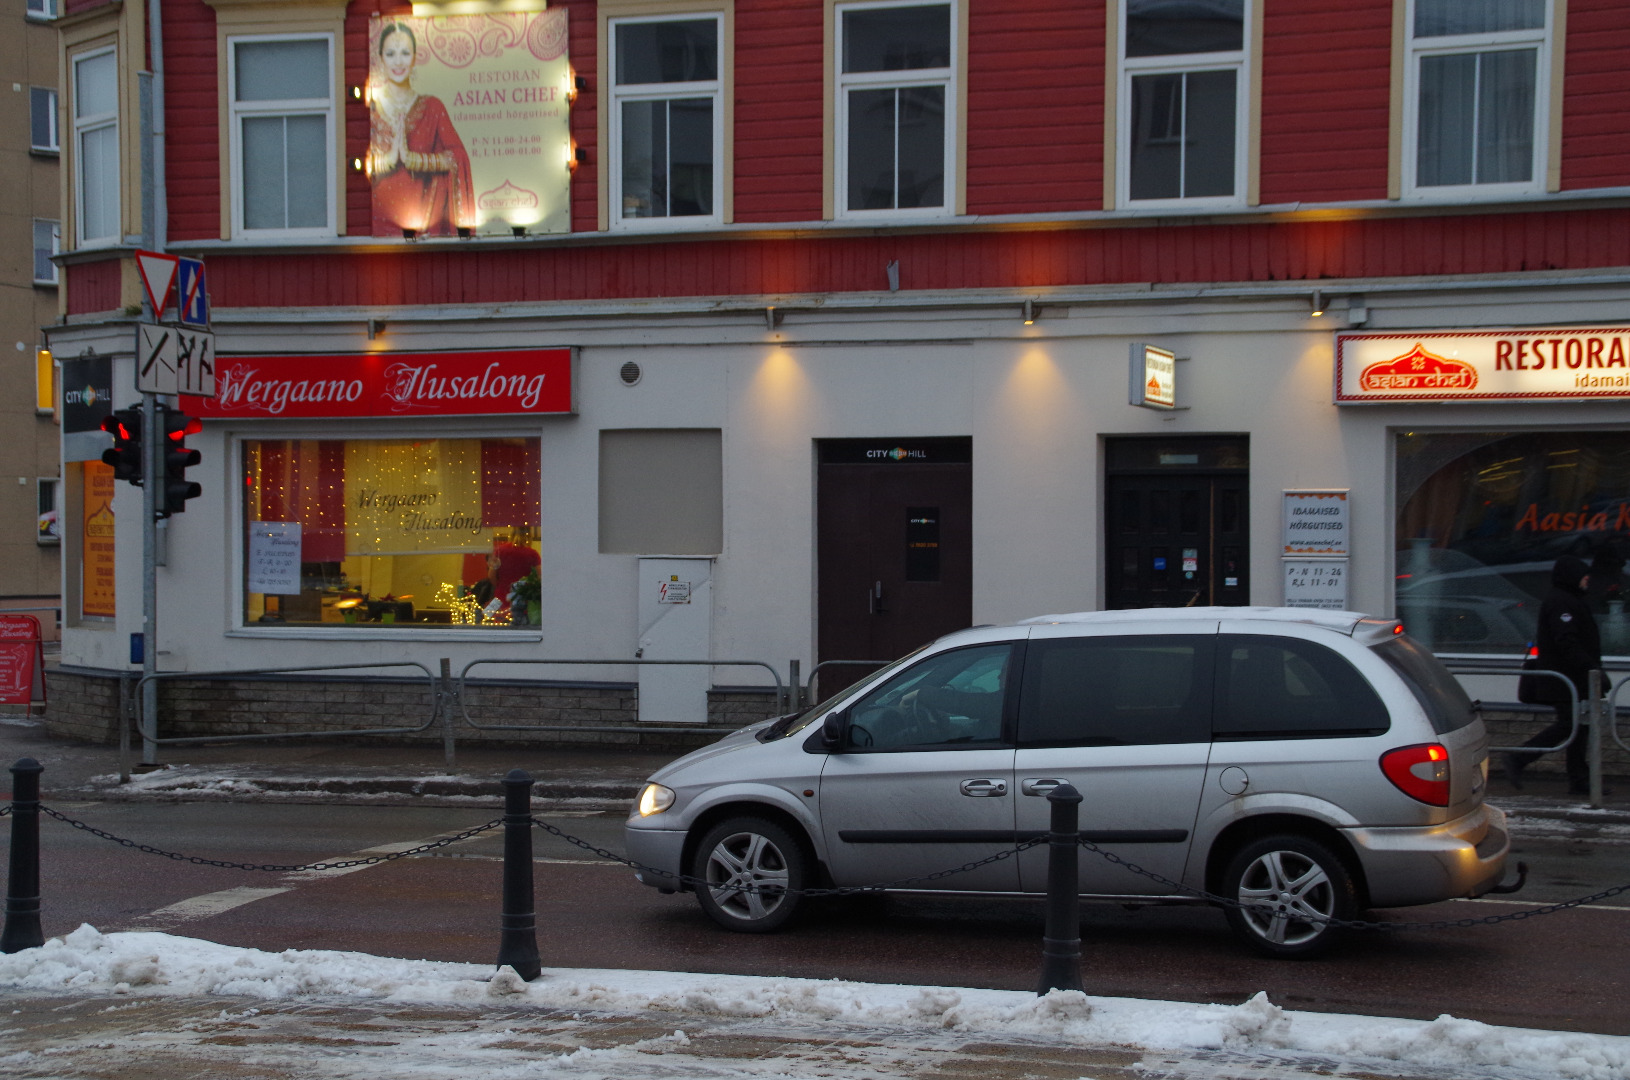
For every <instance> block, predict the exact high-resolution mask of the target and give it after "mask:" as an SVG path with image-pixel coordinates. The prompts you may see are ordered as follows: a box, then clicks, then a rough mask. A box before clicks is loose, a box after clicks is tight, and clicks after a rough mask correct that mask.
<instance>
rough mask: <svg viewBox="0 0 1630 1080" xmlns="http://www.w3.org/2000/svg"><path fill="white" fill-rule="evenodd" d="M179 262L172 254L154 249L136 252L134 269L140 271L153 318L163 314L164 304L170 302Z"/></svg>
mask: <svg viewBox="0 0 1630 1080" xmlns="http://www.w3.org/2000/svg"><path fill="white" fill-rule="evenodd" d="M180 262H181V260H180V259H178V258H177V257H176V256H174V255H161V254H160V253H158V252H156V251H138V252H136V269H137V270H139V271H140V272H141V283H142V288H144V289H146V290H147V299H148V300H150V301H152V304H153V318H155V319H158V318H161V317H163V315H164V306H165V305H166V304H168V303H169V302H170V291H171V290H172V289H174V288H175V274H176V267H177V265H178V264H179V263H180Z"/></svg>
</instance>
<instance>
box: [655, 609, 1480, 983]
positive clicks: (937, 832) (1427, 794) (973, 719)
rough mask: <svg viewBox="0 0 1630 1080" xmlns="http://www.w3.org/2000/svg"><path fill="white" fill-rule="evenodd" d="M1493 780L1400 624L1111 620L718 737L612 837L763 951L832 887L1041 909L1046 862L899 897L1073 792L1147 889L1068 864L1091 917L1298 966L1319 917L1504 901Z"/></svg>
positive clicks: (958, 641)
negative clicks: (1198, 905)
mask: <svg viewBox="0 0 1630 1080" xmlns="http://www.w3.org/2000/svg"><path fill="white" fill-rule="evenodd" d="M1487 778H1488V735H1487V733H1486V732H1485V731H1484V728H1483V723H1482V721H1481V720H1479V719H1478V717H1477V714H1476V712H1475V711H1474V708H1473V706H1472V703H1471V702H1470V701H1469V700H1468V699H1467V697H1466V694H1465V692H1464V691H1463V690H1462V689H1461V687H1460V685H1459V683H1457V682H1456V681H1455V679H1454V677H1453V676H1451V675H1450V674H1449V672H1448V671H1447V670H1445V669H1444V667H1443V665H1442V664H1440V663H1439V662H1438V661H1437V660H1436V658H1434V657H1433V656H1432V654H1431V653H1430V652H1428V651H1426V650H1425V649H1424V648H1422V647H1421V646H1420V645H1419V644H1417V643H1416V642H1414V641H1413V640H1411V639H1410V638H1409V637H1407V636H1405V635H1404V634H1403V628H1402V626H1401V625H1400V624H1399V623H1398V622H1397V621H1396V620H1392V619H1378V618H1371V617H1367V616H1364V615H1360V614H1355V613H1353V612H1336V611H1315V610H1308V609H1288V608H1236V607H1230V608H1183V609H1155V610H1147V611H1100V612H1087V613H1082V614H1074V615H1049V616H1043V617H1041V618H1036V619H1027V620H1025V621H1023V622H1019V623H1015V624H1012V625H1008V626H990V627H976V628H974V629H970V630H963V631H959V632H957V633H954V634H951V635H948V636H946V637H944V638H941V639H940V640H938V641H935V642H934V643H932V644H931V645H928V646H926V647H924V648H922V649H919V650H918V651H917V652H915V653H912V654H911V655H909V656H907V657H904V658H903V659H901V660H898V661H896V662H895V663H893V664H891V665H889V666H888V667H886V668H884V669H883V670H881V671H879V672H877V673H876V674H874V675H872V676H870V677H868V678H867V679H865V680H862V681H861V682H859V683H856V684H855V685H854V686H851V687H849V688H848V689H846V690H844V691H843V692H842V693H840V694H838V695H836V696H835V697H833V698H831V699H829V700H827V701H825V702H822V703H821V704H820V705H817V706H816V707H815V708H813V709H810V710H809V711H807V712H805V713H802V714H801V715H794V716H786V717H781V718H778V719H775V720H770V721H765V722H763V723H760V724H757V725H754V726H751V727H748V728H744V729H742V730H741V731H738V732H735V733H733V734H731V735H728V736H726V737H725V738H723V739H721V740H719V741H718V742H717V743H714V744H713V745H711V746H708V747H704V748H703V749H701V750H697V751H695V752H693V753H691V754H688V755H686V756H685V757H682V758H680V759H678V760H677V761H674V762H673V763H672V764H670V765H668V766H666V767H664V768H663V769H661V770H660V771H658V772H657V773H656V774H655V775H653V776H652V777H651V778H650V781H649V783H648V784H647V785H646V786H645V788H644V790H643V791H642V792H641V794H640V796H639V799H638V800H637V802H636V805H635V807H634V810H633V812H632V813H631V814H630V816H629V818H628V822H627V829H626V835H627V842H628V850H629V855H630V857H631V858H632V859H633V860H634V861H636V862H638V863H640V864H642V865H644V866H647V867H650V868H653V869H655V870H658V871H662V872H663V873H660V874H653V873H650V872H648V871H646V872H642V873H641V874H640V879H641V880H642V881H644V882H645V883H646V884H648V885H651V886H654V887H656V888H658V889H661V890H662V891H664V892H672V891H675V890H676V888H684V889H692V891H695V892H696V894H697V899H698V900H699V901H700V902H701V905H702V908H703V909H704V910H705V911H706V912H707V913H708V915H709V916H711V917H712V918H713V919H714V920H715V921H716V922H718V923H719V924H720V925H722V926H724V927H727V928H729V929H732V930H740V931H747V932H762V931H769V930H774V929H776V928H778V927H780V926H782V925H784V924H785V923H786V922H787V921H788V920H789V919H790V918H792V917H793V915H794V914H795V912H796V911H797V910H798V909H799V908H800V907H801V906H802V904H803V903H804V898H803V897H802V896H801V895H800V893H799V890H802V889H807V888H814V887H821V886H867V885H876V884H884V883H901V884H898V885H897V886H896V887H897V888H899V889H900V890H902V891H912V892H938V893H946V892H969V891H973V892H978V893H983V894H1005V895H1026V894H1030V895H1035V894H1040V893H1042V892H1044V891H1045V888H1046V878H1047V866H1046V862H1047V853H1046V846H1045V845H1041V846H1037V847H1033V848H1030V849H1028V850H1026V851H1024V852H1023V853H1022V854H1020V855H1018V856H1016V857H1013V858H1007V859H1001V860H997V861H991V862H987V863H985V864H984V865H982V866H979V867H977V868H975V869H972V870H968V871H965V872H961V873H956V874H953V875H950V876H946V877H941V878H937V879H935V880H932V881H926V882H924V881H914V880H911V879H918V878H923V877H926V876H928V875H931V874H935V873H936V872H938V871H942V870H946V869H949V868H952V867H958V866H962V865H964V864H967V863H972V862H978V861H980V860H982V859H985V858H986V857H987V856H990V855H991V854H993V853H995V852H998V851H1001V850H1002V849H1003V848H1011V847H1013V846H1014V845H1015V844H1016V843H1017V842H1018V841H1020V840H1023V839H1026V838H1030V837H1034V836H1038V835H1041V834H1043V833H1045V832H1046V831H1047V829H1048V824H1049V803H1048V801H1047V798H1046V795H1047V793H1048V792H1049V791H1051V790H1052V789H1053V788H1054V787H1056V786H1057V785H1059V784H1061V783H1066V782H1067V783H1070V784H1072V785H1074V786H1075V788H1076V789H1077V790H1078V791H1079V792H1080V793H1081V795H1082V796H1083V797H1084V801H1083V802H1082V804H1081V829H1082V833H1083V836H1084V837H1085V838H1086V839H1088V840H1090V841H1092V842H1093V843H1095V844H1096V845H1098V846H1099V847H1100V848H1102V849H1104V850H1106V851H1111V852H1113V853H1115V854H1116V855H1118V856H1119V857H1120V858H1121V859H1122V860H1124V861H1125V862H1127V863H1132V864H1135V865H1136V866H1138V867H1141V868H1143V869H1144V870H1146V871H1149V872H1150V873H1151V874H1154V875H1158V878H1157V877H1151V876H1148V875H1146V874H1138V873H1135V872H1133V871H1132V870H1129V869H1128V868H1127V867H1126V866H1124V865H1120V864H1117V863H1113V862H1110V861H1109V860H1107V859H1104V858H1102V857H1101V856H1099V855H1097V854H1095V853H1092V852H1090V851H1084V852H1083V853H1082V855H1081V861H1080V891H1081V894H1082V895H1083V896H1084V897H1088V898H1095V899H1112V900H1115V901H1119V902H1137V903H1156V902H1183V901H1190V902H1192V901H1193V900H1194V899H1195V897H1194V895H1193V893H1192V892H1188V891H1186V890H1205V891H1207V892H1210V893H1212V894H1214V895H1219V896H1222V897H1226V898H1230V899H1238V900H1239V901H1241V902H1242V904H1243V905H1244V906H1242V907H1238V908H1236V907H1232V906H1229V907H1227V908H1226V909H1225V910H1226V911H1227V916H1228V919H1229V921H1230V923H1231V924H1232V925H1233V927H1234V929H1235V930H1236V931H1237V932H1238V933H1239V934H1240V935H1241V936H1242V937H1244V939H1245V940H1246V941H1248V942H1249V943H1250V944H1251V945H1252V946H1254V947H1255V948H1257V949H1258V950H1260V951H1262V952H1265V953H1268V954H1271V955H1278V956H1298V955H1308V954H1311V953H1314V952H1317V951H1320V950H1322V949H1323V948H1324V947H1326V946H1327V945H1328V944H1329V943H1330V941H1331V940H1332V939H1333V938H1334V937H1335V936H1336V935H1337V934H1338V933H1339V931H1338V930H1337V929H1335V928H1332V927H1331V925H1330V924H1329V922H1328V921H1327V920H1328V919H1331V918H1335V919H1349V918H1353V917H1354V916H1356V915H1357V914H1358V913H1359V912H1360V911H1362V910H1364V909H1367V908H1370V907H1379V908H1392V907H1402V906H1407V905H1411V904H1428V903H1434V902H1436V901H1440V900H1447V899H1451V898H1454V897H1469V896H1478V895H1481V894H1483V893H1485V892H1488V891H1489V890H1491V889H1493V888H1495V887H1496V886H1497V885H1498V884H1499V881H1500V878H1501V876H1502V875H1503V873H1504V868H1505V861H1506V855H1507V852H1508V850H1509V846H1510V845H1509V841H1508V838H1507V834H1506V829H1505V815H1504V814H1503V813H1501V812H1500V811H1499V810H1498V809H1496V808H1494V807H1492V806H1488V805H1485V804H1484V802H1483V793H1484V789H1485V786H1486V781H1487ZM665 875H674V876H672V877H670V876H665ZM687 876H688V877H689V878H690V879H691V880H692V881H694V882H698V883H700V882H706V883H707V884H706V885H705V886H702V885H699V884H698V885H695V886H693V885H691V884H690V883H689V882H683V881H680V880H679V878H681V877H687ZM1159 879H1165V880H1159ZM743 886H751V887H752V888H751V889H749V890H744V889H743V888H742V887H743ZM783 890H785V891H783Z"/></svg>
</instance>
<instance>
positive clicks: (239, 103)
mask: <svg viewBox="0 0 1630 1080" xmlns="http://www.w3.org/2000/svg"><path fill="white" fill-rule="evenodd" d="M332 47H333V42H332V40H331V38H330V37H329V36H328V35H327V34H322V35H316V36H303V37H275V38H272V37H267V38H234V39H233V40H232V42H231V51H230V56H231V64H232V71H231V73H230V75H229V79H230V87H231V101H232V127H231V130H232V175H233V176H234V177H235V178H236V179H235V180H234V183H233V186H232V199H233V205H232V213H233V225H234V229H233V231H234V233H240V234H241V233H245V232H260V233H282V234H284V235H288V236H332V235H333V233H334V224H333V223H334V210H333V207H334V187H335V184H334V176H333V171H334V170H333V169H332V168H331V167H330V160H331V158H330V150H329V148H330V147H331V146H332V145H333V141H334V85H333V84H334V78H333V60H332Z"/></svg>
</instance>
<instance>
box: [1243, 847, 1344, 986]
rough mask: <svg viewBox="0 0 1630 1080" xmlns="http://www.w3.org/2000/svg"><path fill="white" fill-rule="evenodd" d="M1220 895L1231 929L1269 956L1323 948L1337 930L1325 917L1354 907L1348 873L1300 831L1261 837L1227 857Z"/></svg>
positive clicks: (1301, 954) (1311, 952) (1341, 915)
mask: <svg viewBox="0 0 1630 1080" xmlns="http://www.w3.org/2000/svg"><path fill="white" fill-rule="evenodd" d="M1222 895H1223V896H1225V897H1227V898H1228V899H1230V900H1237V901H1238V902H1239V904H1240V905H1241V906H1240V907H1233V906H1229V907H1228V909H1227V911H1228V922H1229V925H1231V926H1232V927H1233V928H1234V932H1235V933H1237V934H1239V935H1240V937H1242V938H1244V939H1245V940H1246V942H1247V943H1249V944H1250V946H1251V947H1252V948H1254V949H1256V950H1257V951H1258V952H1261V953H1265V954H1267V955H1269V956H1279V957H1307V956H1313V955H1315V954H1317V953H1321V952H1323V951H1324V950H1325V949H1327V948H1329V947H1330V946H1331V945H1332V944H1333V943H1334V942H1335V940H1336V939H1337V938H1338V937H1339V936H1340V934H1341V929H1340V928H1339V927H1335V926H1332V925H1330V923H1329V922H1328V921H1326V920H1330V919H1351V918H1352V917H1353V916H1354V914H1355V913H1356V912H1357V910H1358V899H1357V890H1356V889H1355V888H1354V886H1353V878H1352V875H1351V874H1350V873H1348V872H1347V867H1346V866H1345V865H1343V864H1342V861H1341V859H1339V858H1338V857H1337V856H1336V854H1335V853H1334V852H1333V851H1331V850H1330V849H1329V848H1328V847H1326V846H1325V845H1324V844H1321V843H1319V842H1318V841H1317V840H1313V839H1310V838H1309V837H1305V836H1296V835H1290V834H1287V835H1281V836H1266V837H1263V838H1262V839H1260V840H1254V841H1252V842H1251V843H1249V844H1246V845H1245V846H1244V847H1242V848H1240V850H1239V851H1237V852H1235V853H1234V857H1233V858H1232V859H1231V860H1229V863H1228V868H1227V870H1226V871H1224V873H1223V882H1222Z"/></svg>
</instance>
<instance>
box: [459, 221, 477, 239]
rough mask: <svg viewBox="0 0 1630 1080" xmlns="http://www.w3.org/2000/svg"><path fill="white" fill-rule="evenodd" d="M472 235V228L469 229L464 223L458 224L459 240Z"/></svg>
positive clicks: (473, 233)
mask: <svg viewBox="0 0 1630 1080" xmlns="http://www.w3.org/2000/svg"><path fill="white" fill-rule="evenodd" d="M474 235H475V230H474V229H471V228H469V227H468V226H465V225H460V226H459V227H458V238H459V239H460V240H468V239H469V238H470V237H472V236H474Z"/></svg>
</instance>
